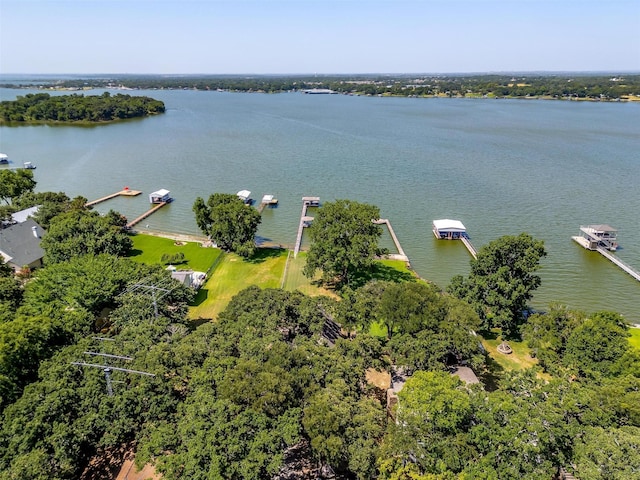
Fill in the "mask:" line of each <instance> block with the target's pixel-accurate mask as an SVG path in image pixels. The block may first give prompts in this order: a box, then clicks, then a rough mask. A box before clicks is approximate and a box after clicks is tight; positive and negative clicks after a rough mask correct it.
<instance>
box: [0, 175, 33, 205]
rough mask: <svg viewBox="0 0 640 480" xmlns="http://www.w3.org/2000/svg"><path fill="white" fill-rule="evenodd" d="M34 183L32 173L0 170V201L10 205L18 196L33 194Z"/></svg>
mask: <svg viewBox="0 0 640 480" xmlns="http://www.w3.org/2000/svg"><path fill="white" fill-rule="evenodd" d="M35 186H36V181H35V180H34V179H33V171H31V170H27V169H22V168H21V169H18V170H9V169H2V170H0V199H2V200H3V201H4V202H5V204H7V205H10V204H11V203H12V202H13V201H14V200H15V199H17V198H18V197H19V196H20V195H23V194H25V193H27V192H33V189H34V188H35Z"/></svg>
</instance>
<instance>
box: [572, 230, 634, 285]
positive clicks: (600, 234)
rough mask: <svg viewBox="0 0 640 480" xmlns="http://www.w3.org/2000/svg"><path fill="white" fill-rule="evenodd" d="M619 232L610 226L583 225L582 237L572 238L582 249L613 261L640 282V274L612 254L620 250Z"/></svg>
mask: <svg viewBox="0 0 640 480" xmlns="http://www.w3.org/2000/svg"><path fill="white" fill-rule="evenodd" d="M617 237H618V230H616V229H615V228H613V227H612V226H610V225H606V224H601V225H582V226H580V235H576V236H574V237H571V239H572V240H573V241H574V242H576V243H577V244H578V245H580V246H581V247H583V248H585V249H587V250H591V251H593V252H598V253H599V254H600V255H602V256H603V257H604V258H606V259H607V260H609V261H611V262H612V263H614V264H615V265H617V266H618V267H620V268H621V269H622V270H623V271H625V272H626V273H628V274H629V275H631V276H632V277H633V278H635V279H636V280H638V281H640V272H639V271H638V270H636V269H635V268H633V267H631V266H630V265H627V264H626V263H625V262H623V261H622V260H620V259H619V258H618V257H616V256H615V255H613V254H612V253H611V252H615V251H616V250H617V249H618V238H617Z"/></svg>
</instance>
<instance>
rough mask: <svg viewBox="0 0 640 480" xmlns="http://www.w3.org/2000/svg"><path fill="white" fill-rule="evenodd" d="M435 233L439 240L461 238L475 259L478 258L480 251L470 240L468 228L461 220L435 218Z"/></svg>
mask: <svg viewBox="0 0 640 480" xmlns="http://www.w3.org/2000/svg"><path fill="white" fill-rule="evenodd" d="M433 234H434V235H435V237H436V238H437V239H438V240H461V241H462V244H463V245H464V246H465V247H466V248H467V250H468V251H469V253H470V254H471V256H472V257H473V258H475V259H477V258H478V251H477V250H476V247H474V246H473V244H472V243H471V240H469V235H468V234H467V229H466V228H465V226H464V225H463V224H462V222H461V221H460V220H451V219H448V218H445V219H442V220H434V221H433Z"/></svg>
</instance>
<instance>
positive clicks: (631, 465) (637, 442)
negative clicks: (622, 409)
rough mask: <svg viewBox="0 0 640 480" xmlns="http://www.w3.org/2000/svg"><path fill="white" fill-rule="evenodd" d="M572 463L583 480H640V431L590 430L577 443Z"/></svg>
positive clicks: (628, 429) (599, 428)
mask: <svg viewBox="0 0 640 480" xmlns="http://www.w3.org/2000/svg"><path fill="white" fill-rule="evenodd" d="M572 463H573V464H574V465H575V468H574V469H572V470H573V473H574V474H575V475H576V476H577V478H580V479H581V480H628V479H631V478H638V476H639V473H640V428H638V427H631V426H625V427H621V428H606V429H605V428H602V427H587V428H586V429H585V431H584V432H583V434H582V435H580V438H579V439H578V442H577V443H576V446H575V454H574V457H573V461H572Z"/></svg>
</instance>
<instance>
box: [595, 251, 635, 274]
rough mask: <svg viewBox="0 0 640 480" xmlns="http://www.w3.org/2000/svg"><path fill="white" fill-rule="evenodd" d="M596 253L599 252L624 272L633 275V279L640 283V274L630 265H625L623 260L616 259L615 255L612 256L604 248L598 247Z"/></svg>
mask: <svg viewBox="0 0 640 480" xmlns="http://www.w3.org/2000/svg"><path fill="white" fill-rule="evenodd" d="M596 252H598V253H599V254H600V255H602V256H603V257H604V258H606V259H607V260H610V261H612V262H613V263H615V264H616V265H617V266H618V267H620V268H621V269H622V270H624V271H625V272H627V273H628V274H629V275H631V276H632V277H633V278H635V279H636V280H638V281H639V282H640V272H638V271H637V270H636V269H634V268H632V267H630V266H629V265H627V264H626V263H624V262H623V261H622V260H620V259H619V258H618V257H616V256H615V255H612V254H611V253H609V252H608V251H607V250H605V249H604V248H602V247H598V248H597V249H596Z"/></svg>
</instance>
